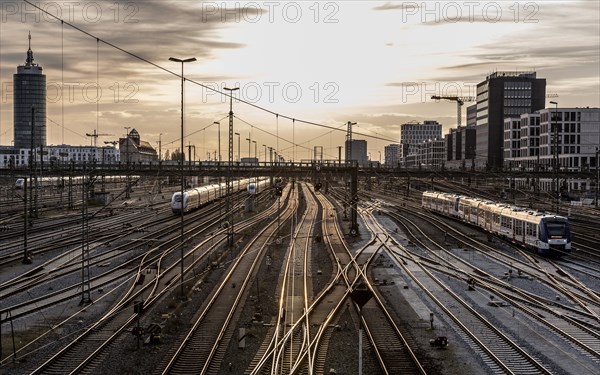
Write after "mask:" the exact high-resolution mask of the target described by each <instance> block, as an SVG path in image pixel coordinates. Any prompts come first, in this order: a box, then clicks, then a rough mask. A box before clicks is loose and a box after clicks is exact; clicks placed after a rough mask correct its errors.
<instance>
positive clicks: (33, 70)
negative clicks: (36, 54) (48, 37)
mask: <svg viewBox="0 0 600 375" xmlns="http://www.w3.org/2000/svg"><path fill="white" fill-rule="evenodd" d="M42 70H43V69H42V67H41V66H39V65H38V64H36V63H34V62H33V52H32V51H31V34H29V49H28V50H27V58H26V60H25V65H19V66H18V67H17V74H14V75H13V120H14V122H13V126H14V138H13V139H14V147H15V148H16V149H30V148H31V146H32V144H33V147H34V148H37V147H40V146H45V145H46V76H45V75H44V74H43V73H42ZM32 109H33V117H34V120H33V121H34V124H33V126H32V124H31V121H32ZM32 130H33V134H32Z"/></svg>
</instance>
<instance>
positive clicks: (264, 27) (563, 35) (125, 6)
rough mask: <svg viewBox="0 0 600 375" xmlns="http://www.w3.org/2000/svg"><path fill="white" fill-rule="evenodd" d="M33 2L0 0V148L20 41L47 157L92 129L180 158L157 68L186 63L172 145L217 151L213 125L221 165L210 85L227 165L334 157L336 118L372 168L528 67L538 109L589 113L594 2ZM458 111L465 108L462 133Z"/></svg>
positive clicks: (168, 81) (596, 78)
mask: <svg viewBox="0 0 600 375" xmlns="http://www.w3.org/2000/svg"><path fill="white" fill-rule="evenodd" d="M33 3H34V4H36V5H38V6H39V8H41V9H36V8H35V7H34V6H33V5H31V4H28V3H27V2H25V1H8V0H1V1H0V12H1V14H0V18H1V19H0V90H1V91H0V94H1V101H0V145H10V144H11V141H12V138H13V125H12V124H13V113H12V106H13V103H12V76H13V74H14V73H16V67H17V65H20V64H23V63H24V61H25V58H26V52H27V43H28V39H27V35H28V32H31V35H32V40H31V43H32V44H31V46H32V50H33V54H34V59H35V61H34V62H36V63H38V64H40V65H41V66H42V67H43V69H44V73H45V74H46V79H47V91H48V92H47V117H48V118H47V142H48V144H54V145H56V144H63V143H64V144H72V145H90V144H92V142H93V138H92V137H88V136H86V133H92V132H93V131H94V130H95V131H97V133H98V134H106V135H102V136H98V137H97V142H98V145H102V144H104V142H110V141H114V140H116V139H118V138H119V137H123V136H124V134H125V132H126V130H125V128H126V127H131V128H135V129H137V130H138V132H139V133H140V135H141V138H142V139H143V140H147V141H148V142H150V143H151V144H152V145H153V146H154V147H156V148H158V142H159V139H160V140H161V141H162V152H163V153H164V152H165V151H166V150H170V151H171V152H172V151H173V150H175V149H176V148H177V147H179V143H180V134H181V117H180V114H181V112H180V103H181V91H180V90H181V78H180V73H181V64H180V63H176V62H172V61H169V58H170V57H175V58H179V59H185V58H190V57H195V58H196V59H197V61H195V62H190V63H186V64H185V66H184V76H185V78H186V83H185V110H184V113H185V120H184V122H185V125H184V133H185V137H184V141H185V144H186V145H188V144H189V145H193V146H194V148H195V152H196V159H200V160H206V159H209V158H210V159H214V158H215V156H216V154H217V153H218V152H217V150H218V149H219V146H218V141H217V140H218V133H219V131H218V126H217V125H215V124H214V122H220V124H221V125H220V127H221V156H222V159H223V160H225V159H227V151H226V147H227V144H228V143H227V134H228V133H227V132H228V119H227V115H228V112H229V104H230V103H229V98H228V97H226V96H223V95H221V94H220V93H219V92H223V87H230V88H232V87H239V88H240V89H239V90H238V91H236V92H235V98H236V99H241V100H242V101H239V100H236V99H234V101H233V111H234V114H235V118H234V131H235V132H238V133H240V136H239V137H238V136H235V135H234V142H233V143H234V157H236V158H237V157H238V151H239V154H241V155H240V156H241V157H247V156H248V155H250V156H255V150H256V151H257V152H258V154H259V155H258V156H259V158H260V159H261V160H263V159H264V153H265V147H267V148H269V147H272V148H274V149H276V150H279V153H280V154H281V155H284V157H285V158H286V159H288V160H302V159H309V158H311V157H312V153H311V152H312V150H313V149H314V147H315V146H319V148H320V147H322V148H323V152H324V155H323V158H325V159H337V156H338V149H337V146H340V145H343V142H344V139H345V134H346V133H345V131H346V123H347V122H349V121H351V122H356V125H354V126H353V132H354V139H366V140H367V142H368V151H369V153H370V157H371V159H372V160H375V161H376V160H379V158H381V160H382V161H383V153H384V146H386V145H388V144H390V143H393V142H398V140H399V134H400V125H401V124H404V123H407V122H410V121H419V122H422V121H424V120H436V121H438V122H440V123H441V124H442V125H443V129H444V130H443V134H445V133H447V132H448V129H450V128H451V127H455V126H456V120H457V119H456V104H455V103H453V102H449V101H435V100H431V99H430V97H431V95H449V96H454V95H459V96H473V95H474V93H475V90H474V88H475V86H476V84H477V83H479V82H481V81H483V80H485V77H486V76H487V75H488V74H490V73H492V72H494V71H530V70H535V71H536V72H537V76H538V78H545V79H546V80H547V88H546V92H547V93H548V94H556V95H557V97H553V98H549V99H547V102H548V101H550V100H554V101H557V102H558V103H559V106H560V107H586V106H590V107H599V106H600V61H599V59H600V57H599V56H600V26H599V24H600V20H599V18H600V5H599V3H600V2H598V1H595V0H589V1H588V0H585V1H552V0H545V1H533V2H532V1H426V2H425V1H414V2H413V1H387V2H375V1H319V2H316V1H252V2H244V1H235V2H234V1H227V2H225V1H202V2H201V1H192V0H171V1H165V0H150V1H114V0H111V1H98V0H97V1H86V0H78V1H36V2H33ZM46 12H47V13H46ZM55 17H58V19H60V20H62V21H64V22H62V23H61V21H60V20H58V19H57V18H55ZM215 90H216V91H215ZM468 104H472V103H467V105H468ZM547 105H549V104H547ZM275 114H279V116H276V115H275ZM465 114H466V105H465V107H464V108H463V124H464V123H465ZM292 119H293V120H292ZM305 121H306V122H309V123H311V124H307V123H306V122H305ZM161 133H162V135H161ZM277 135H278V136H277ZM238 139H239V141H238ZM247 139H250V142H249V141H248V140H247ZM238 143H239V144H240V147H239V148H238ZM249 143H250V145H249ZM294 144H295V145H296V146H295V147H294V146H292V145H294ZM255 145H256V146H255ZM249 146H250V147H249ZM267 152H268V151H267ZM380 155H381V156H380Z"/></svg>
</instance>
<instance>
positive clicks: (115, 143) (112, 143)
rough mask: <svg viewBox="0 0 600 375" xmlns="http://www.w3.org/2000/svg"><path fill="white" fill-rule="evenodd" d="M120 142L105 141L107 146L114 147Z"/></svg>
mask: <svg viewBox="0 0 600 375" xmlns="http://www.w3.org/2000/svg"><path fill="white" fill-rule="evenodd" d="M117 143H119V141H104V144H105V145H113V147H115V146H116V145H117Z"/></svg>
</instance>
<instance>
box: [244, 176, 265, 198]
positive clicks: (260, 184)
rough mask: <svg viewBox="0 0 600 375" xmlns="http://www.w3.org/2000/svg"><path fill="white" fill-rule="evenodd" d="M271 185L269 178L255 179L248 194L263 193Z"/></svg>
mask: <svg viewBox="0 0 600 375" xmlns="http://www.w3.org/2000/svg"><path fill="white" fill-rule="evenodd" d="M269 185H270V181H269V178H268V177H259V178H256V179H253V180H252V181H250V183H249V184H248V188H247V189H248V194H250V195H255V194H258V193H260V192H261V191H263V189H266V188H268V187H269Z"/></svg>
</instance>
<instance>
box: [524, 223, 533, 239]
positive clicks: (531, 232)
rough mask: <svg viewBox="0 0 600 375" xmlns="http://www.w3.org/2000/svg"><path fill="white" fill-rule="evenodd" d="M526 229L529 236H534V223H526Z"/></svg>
mask: <svg viewBox="0 0 600 375" xmlns="http://www.w3.org/2000/svg"><path fill="white" fill-rule="evenodd" d="M526 229H527V235H528V236H533V235H534V234H535V233H534V231H533V224H532V223H527V224H526Z"/></svg>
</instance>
